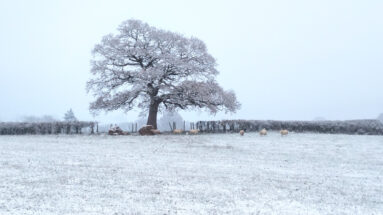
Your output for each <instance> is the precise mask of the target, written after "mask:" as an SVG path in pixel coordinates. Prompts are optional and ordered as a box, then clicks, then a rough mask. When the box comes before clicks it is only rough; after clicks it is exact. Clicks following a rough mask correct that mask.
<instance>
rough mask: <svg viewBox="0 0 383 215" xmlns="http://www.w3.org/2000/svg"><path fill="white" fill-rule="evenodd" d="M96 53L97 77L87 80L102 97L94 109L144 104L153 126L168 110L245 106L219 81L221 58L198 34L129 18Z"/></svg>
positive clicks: (99, 46) (94, 59)
mask: <svg viewBox="0 0 383 215" xmlns="http://www.w3.org/2000/svg"><path fill="white" fill-rule="evenodd" d="M92 53H93V59H92V61H91V65H92V69H91V73H92V74H93V76H92V78H91V79H90V80H89V81H88V83H87V89H88V91H91V92H93V95H94V96H95V97H96V100H95V101H93V102H92V103H91V104H90V109H91V110H92V111H95V112H97V111H100V110H105V111H113V110H117V109H123V110H125V111H130V110H132V109H133V108H134V107H138V108H141V109H142V110H143V111H144V112H147V111H149V114H148V122H147V124H150V125H153V126H154V127H157V112H158V111H159V110H162V109H169V110H175V109H183V110H186V109H192V108H205V109H207V110H208V111H209V112H210V113H213V114H214V113H216V112H218V111H226V112H235V111H236V110H237V109H238V108H239V107H240V104H239V103H238V102H237V99H236V96H235V93H234V92H233V91H225V90H224V89H223V88H222V87H220V86H219V84H218V83H217V82H216V80H215V77H216V76H217V75H218V71H217V69H216V66H217V64H216V60H215V59H214V58H213V57H212V56H211V55H210V54H209V53H208V51H207V48H206V45H205V43H204V42H203V41H201V40H199V39H197V38H194V37H191V38H187V37H185V36H183V35H181V34H178V33H174V32H169V31H165V30H161V29H157V28H155V27H152V26H149V25H148V24H146V23H144V22H142V21H139V20H127V21H125V22H123V23H122V24H121V25H120V26H119V27H118V33H117V34H115V35H114V34H109V35H106V36H104V37H103V39H102V40H101V42H100V43H99V44H96V45H95V47H94V49H93V52H92Z"/></svg>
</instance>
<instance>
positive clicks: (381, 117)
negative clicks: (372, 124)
mask: <svg viewBox="0 0 383 215" xmlns="http://www.w3.org/2000/svg"><path fill="white" fill-rule="evenodd" d="M378 120H379V121H381V122H382V123H383V113H381V114H380V115H379V116H378Z"/></svg>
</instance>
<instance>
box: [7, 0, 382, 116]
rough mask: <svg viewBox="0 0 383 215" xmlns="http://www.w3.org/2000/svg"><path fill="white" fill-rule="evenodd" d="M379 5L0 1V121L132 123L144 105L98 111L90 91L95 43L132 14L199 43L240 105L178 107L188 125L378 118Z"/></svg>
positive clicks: (336, 3)
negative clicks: (70, 115)
mask: <svg viewBox="0 0 383 215" xmlns="http://www.w3.org/2000/svg"><path fill="white" fill-rule="evenodd" d="M148 4H150V5H151V6H152V7H149V8H148V7H145V5H148ZM168 4H172V10H169V9H168V7H167V5H168ZM199 5H203V7H199ZM217 6H218V7H217ZM218 8H219V9H218ZM217 9H218V10H217ZM382 9H383V3H382V2H379V1H369V2H368V3H363V2H349V1H337V2H332V1H321V2H316V3H312V2H304V1H290V2H283V1H274V2H253V1H241V4H238V3H236V4H234V3H231V2H229V1H213V2H209V3H206V2H203V1H197V2H194V3H193V4H187V5H186V4H181V3H177V2H173V1H165V2H162V3H159V2H156V1H144V2H133V3H132V2H126V1H116V2H113V3H107V2H102V1H82V2H76V1H65V2H50V1H34V2H28V1H14V2H7V3H5V2H3V3H0V12H1V14H0V17H1V19H0V26H1V29H2V32H4V33H3V34H2V35H1V36H0V46H1V47H2V48H1V49H0V57H1V59H2V60H1V63H0V97H1V98H2V100H1V105H0V121H21V120H23V119H24V118H25V117H28V116H37V117H42V116H44V115H47V116H52V117H54V118H56V119H59V120H62V119H63V117H64V114H65V112H66V111H68V110H69V109H70V108H72V109H73V111H74V114H75V115H76V117H77V118H78V119H80V120H92V121H93V120H94V121H99V122H102V123H119V122H131V121H136V120H137V119H138V118H139V112H140V110H139V109H135V111H131V112H128V113H123V111H115V112H112V113H108V114H104V113H101V114H100V115H98V116H95V117H94V116H93V115H92V114H91V113H90V112H89V103H90V102H91V101H92V100H93V99H94V98H93V96H92V95H91V94H87V92H86V89H85V87H86V82H87V81H88V80H89V79H90V78H91V74H90V63H89V62H90V60H91V57H92V55H91V50H92V49H93V47H94V46H95V44H97V43H99V42H100V41H101V39H102V37H103V36H105V35H107V34H110V33H115V32H116V29H117V27H118V25H120V23H121V22H123V21H124V20H127V19H130V18H134V19H139V20H142V21H143V22H147V23H148V24H149V25H152V26H155V27H157V28H160V29H164V30H169V31H172V32H177V33H180V34H183V35H185V36H186V37H196V38H199V39H201V40H202V41H204V42H205V44H206V45H207V48H208V51H209V53H210V54H211V55H212V56H213V57H214V58H215V59H216V60H217V63H218V67H217V68H218V70H219V72H220V74H219V75H218V76H217V80H218V82H219V84H220V85H221V86H223V87H224V88H225V89H230V90H233V91H234V92H235V93H236V95H237V99H238V101H239V102H240V103H241V109H239V110H238V111H237V112H236V113H235V114H225V113H222V112H220V113H218V114H216V115H209V114H208V113H206V112H204V111H203V110H196V111H179V113H180V114H181V116H182V117H183V118H184V119H185V120H187V121H198V120H208V119H218V120H219V119H247V120H313V119H317V118H323V119H326V120H352V119H376V118H377V117H378V115H379V114H381V113H382V112H383V94H382V93H381V92H383V85H382V83H381V82H382V80H383V73H382V71H383V64H382V62H381V59H383V58H382V57H383V42H382V39H381V38H383V28H382V26H383V15H382V14H381V10H382ZM213 11H214V13H212V12H213ZM196 14H198V16H197V15H196ZM212 14H214V16H212Z"/></svg>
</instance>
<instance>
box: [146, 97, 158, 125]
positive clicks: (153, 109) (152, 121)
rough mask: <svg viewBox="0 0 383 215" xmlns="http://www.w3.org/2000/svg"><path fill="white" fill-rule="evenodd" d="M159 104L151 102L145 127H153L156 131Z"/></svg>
mask: <svg viewBox="0 0 383 215" xmlns="http://www.w3.org/2000/svg"><path fill="white" fill-rule="evenodd" d="M158 106H159V103H157V102H151V103H150V107H149V116H148V122H147V123H146V124H147V125H151V126H153V128H154V129H157V112H158Z"/></svg>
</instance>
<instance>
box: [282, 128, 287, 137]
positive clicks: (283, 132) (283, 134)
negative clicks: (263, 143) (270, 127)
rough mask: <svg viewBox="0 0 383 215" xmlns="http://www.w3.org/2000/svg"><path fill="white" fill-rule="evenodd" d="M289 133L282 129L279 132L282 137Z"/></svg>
mask: <svg viewBox="0 0 383 215" xmlns="http://www.w3.org/2000/svg"><path fill="white" fill-rule="evenodd" d="M288 133H289V131H288V130H287V129H282V130H281V135H282V136H285V135H287V134H288Z"/></svg>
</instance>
